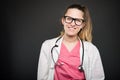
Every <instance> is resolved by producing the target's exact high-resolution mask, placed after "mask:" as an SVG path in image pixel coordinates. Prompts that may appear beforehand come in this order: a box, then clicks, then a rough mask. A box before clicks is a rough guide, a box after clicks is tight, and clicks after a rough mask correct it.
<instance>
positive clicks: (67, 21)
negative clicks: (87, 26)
mask: <svg viewBox="0 0 120 80" xmlns="http://www.w3.org/2000/svg"><path fill="white" fill-rule="evenodd" d="M64 19H65V22H66V23H68V24H70V23H72V22H73V21H74V23H75V24H76V25H77V26H80V25H81V24H82V23H83V22H85V21H84V19H79V18H72V17H70V16H64Z"/></svg>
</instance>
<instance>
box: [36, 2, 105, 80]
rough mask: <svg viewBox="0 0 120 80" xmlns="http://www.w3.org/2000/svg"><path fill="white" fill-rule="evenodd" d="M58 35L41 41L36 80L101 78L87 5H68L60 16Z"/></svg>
mask: <svg viewBox="0 0 120 80" xmlns="http://www.w3.org/2000/svg"><path fill="white" fill-rule="evenodd" d="M61 22H62V25H63V31H62V33H61V35H60V37H57V38H54V39H50V40H46V41H45V42H43V44H42V47H41V51H40V58H39V63H38V77H37V79H38V80H104V78H105V76H104V70H103V66H102V62H101V58H100V54H99V51H98V49H97V47H96V46H95V45H93V44H92V43H91V41H92V35H91V32H92V24H91V19H90V15H89V11H88V9H87V7H85V6H81V5H79V4H73V5H70V6H69V7H68V8H67V9H66V11H65V14H64V15H63V17H62V19H61Z"/></svg>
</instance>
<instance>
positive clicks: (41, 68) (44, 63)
mask: <svg viewBox="0 0 120 80" xmlns="http://www.w3.org/2000/svg"><path fill="white" fill-rule="evenodd" d="M46 48H47V44H46V42H44V43H43V44H42V46H41V50H40V56H39V62H38V70H37V71H38V72H37V80H47V77H48V71H49V70H48V68H49V67H48V65H49V63H48V59H49V58H48V50H46Z"/></svg>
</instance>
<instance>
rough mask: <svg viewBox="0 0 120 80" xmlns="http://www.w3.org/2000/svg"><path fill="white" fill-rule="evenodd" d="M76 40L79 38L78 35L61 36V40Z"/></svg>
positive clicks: (69, 41) (71, 41)
mask: <svg viewBox="0 0 120 80" xmlns="http://www.w3.org/2000/svg"><path fill="white" fill-rule="evenodd" d="M78 40H79V39H78V36H67V35H64V36H63V41H65V42H67V43H74V42H77V41H78Z"/></svg>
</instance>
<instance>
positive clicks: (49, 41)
mask: <svg viewBox="0 0 120 80" xmlns="http://www.w3.org/2000/svg"><path fill="white" fill-rule="evenodd" d="M57 39H58V37H56V38H51V39H47V40H44V41H43V43H42V44H44V45H46V44H48V45H50V44H54V43H55V42H56V40H57Z"/></svg>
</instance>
